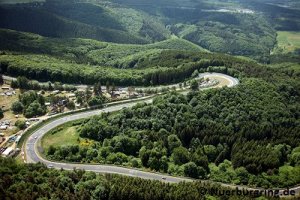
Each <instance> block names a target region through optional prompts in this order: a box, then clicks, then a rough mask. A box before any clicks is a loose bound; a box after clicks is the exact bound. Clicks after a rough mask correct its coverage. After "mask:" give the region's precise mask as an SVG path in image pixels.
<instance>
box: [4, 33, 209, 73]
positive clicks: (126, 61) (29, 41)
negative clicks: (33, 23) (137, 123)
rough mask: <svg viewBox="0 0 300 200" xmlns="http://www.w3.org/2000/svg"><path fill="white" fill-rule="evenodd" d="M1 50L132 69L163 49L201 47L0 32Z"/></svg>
mask: <svg viewBox="0 0 300 200" xmlns="http://www.w3.org/2000/svg"><path fill="white" fill-rule="evenodd" d="M0 38H2V40H1V41H0V50H2V51H11V52H15V53H17V54H43V55H45V54H46V55H48V56H51V57H55V58H59V59H63V60H66V61H68V62H76V63H80V64H94V65H101V66H115V67H121V68H132V67H134V66H132V64H130V62H131V61H134V60H136V62H137V60H142V59H146V58H148V57H149V56H151V55H157V54H159V53H160V52H161V51H162V50H167V49H173V50H186V51H194V52H200V51H205V50H204V49H203V48H201V47H199V46H197V45H195V44H193V43H191V42H188V41H186V40H184V39H179V38H176V37H172V38H171V39H168V40H165V41H162V42H157V43H153V44H147V45H129V44H116V43H108V42H100V41H97V40H91V39H80V38H73V39H59V38H48V37H43V36H40V35H37V34H32V33H24V32H18V31H13V30H7V29H0Z"/></svg>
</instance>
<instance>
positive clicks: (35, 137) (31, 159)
mask: <svg viewBox="0 0 300 200" xmlns="http://www.w3.org/2000/svg"><path fill="white" fill-rule="evenodd" d="M208 76H221V77H223V78H226V79H228V80H229V81H230V83H229V85H228V87H232V86H235V85H237V84H238V83H239V81H238V80H237V79H235V78H232V77H230V76H227V75H223V74H218V73H205V74H201V75H200V76H199V78H201V77H208ZM141 101H143V102H146V103H151V102H152V99H146V100H141ZM141 101H140V102H141ZM137 103H138V102H132V103H131V102H129V103H124V104H120V105H115V106H111V107H107V108H103V109H99V110H93V111H87V112H82V113H76V114H73V115H69V116H65V117H62V118H60V119H57V120H55V121H52V122H50V123H48V124H46V125H45V126H43V127H41V128H40V129H38V130H37V131H35V132H34V133H33V134H32V135H31V136H30V137H29V138H28V140H27V141H26V143H25V151H26V159H27V162H28V163H37V162H41V163H44V164H46V165H47V166H48V167H53V168H57V169H61V168H63V169H66V170H72V169H74V168H76V169H84V170H86V171H94V172H98V173H114V174H120V175H126V176H133V177H140V178H144V179H152V180H161V181H165V182H170V183H178V182H181V181H193V180H192V179H189V178H181V177H173V176H168V175H163V174H159V173H153V172H144V171H140V170H137V169H132V168H125V167H117V166H112V165H92V164H73V163H61V162H51V161H48V160H45V159H43V158H42V157H41V156H40V155H39V153H38V152H39V149H40V147H39V143H40V142H39V141H40V139H41V138H42V136H43V135H45V134H46V133H47V132H49V131H50V130H51V129H53V128H55V127H57V126H59V125H61V124H64V123H66V122H69V121H73V120H77V119H83V118H88V117H91V116H94V115H99V114H100V113H103V112H113V111H117V110H121V109H122V108H128V107H132V106H134V105H135V104H137ZM220 184H221V185H222V186H225V187H229V188H236V187H238V188H239V189H248V190H251V189H253V188H250V187H245V186H236V185H229V184H223V183H220ZM290 190H295V191H296V194H298V195H299V194H300V186H299V187H294V188H291V189H290ZM282 192H283V191H282V190H280V193H282Z"/></svg>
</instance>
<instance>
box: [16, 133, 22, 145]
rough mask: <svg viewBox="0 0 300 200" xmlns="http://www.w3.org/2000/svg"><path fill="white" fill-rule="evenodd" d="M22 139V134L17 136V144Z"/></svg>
mask: <svg viewBox="0 0 300 200" xmlns="http://www.w3.org/2000/svg"><path fill="white" fill-rule="evenodd" d="M20 139H21V135H19V136H18V137H17V139H16V143H17V144H18V143H19V141H20Z"/></svg>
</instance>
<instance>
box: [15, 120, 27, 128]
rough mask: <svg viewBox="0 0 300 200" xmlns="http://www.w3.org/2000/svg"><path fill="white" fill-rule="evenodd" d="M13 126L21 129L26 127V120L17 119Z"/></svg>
mask: <svg viewBox="0 0 300 200" xmlns="http://www.w3.org/2000/svg"><path fill="white" fill-rule="evenodd" d="M15 126H16V127H18V128H19V129H21V130H23V129H25V128H26V122H25V121H24V120H17V121H16V123H15Z"/></svg>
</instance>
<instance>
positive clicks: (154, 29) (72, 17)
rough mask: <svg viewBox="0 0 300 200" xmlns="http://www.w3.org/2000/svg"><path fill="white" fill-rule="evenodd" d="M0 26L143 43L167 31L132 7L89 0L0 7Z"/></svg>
mask: <svg viewBox="0 0 300 200" xmlns="http://www.w3.org/2000/svg"><path fill="white" fill-rule="evenodd" d="M0 27H2V28H8V29H14V30H18V31H26V32H32V33H37V34H40V35H43V36H48V37H61V38H89V39H96V40H101V41H107V42H116V43H128V44H144V43H151V42H154V41H160V40H164V39H167V38H169V37H170V33H169V32H168V31H167V30H166V29H165V27H164V25H163V24H162V23H161V22H160V21H159V20H157V19H155V18H154V17H149V16H148V15H147V14H146V13H143V12H138V11H134V10H133V9H129V8H128V9H127V8H118V7H115V5H113V4H112V5H110V6H109V7H104V6H101V5H100V4H97V5H96V4H92V3H65V2H59V3H57V2H47V3H30V4H17V5H2V7H0Z"/></svg>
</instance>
